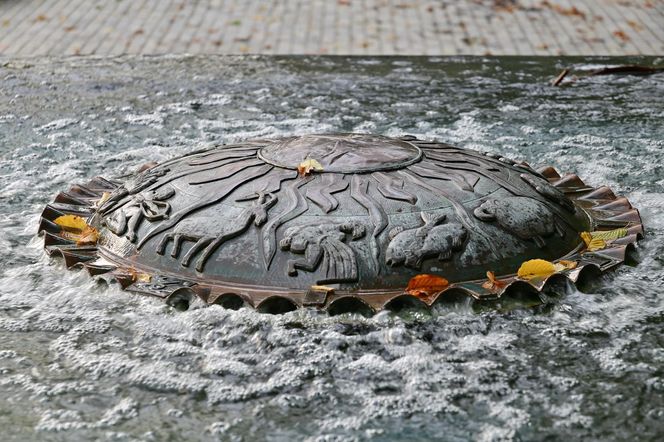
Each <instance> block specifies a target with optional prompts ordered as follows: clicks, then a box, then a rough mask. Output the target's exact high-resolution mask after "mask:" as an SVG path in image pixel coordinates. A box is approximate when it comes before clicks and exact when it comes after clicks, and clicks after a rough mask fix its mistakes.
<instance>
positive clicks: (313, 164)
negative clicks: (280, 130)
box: [297, 158, 323, 176]
mask: <svg viewBox="0 0 664 442" xmlns="http://www.w3.org/2000/svg"><path fill="white" fill-rule="evenodd" d="M297 171H298V173H299V174H300V175H301V176H306V175H309V174H310V173H311V172H312V171H314V172H322V171H323V166H322V165H321V164H320V163H319V162H318V161H316V160H314V159H313V158H307V159H306V160H304V161H302V162H301V163H300V164H299V165H298V166H297Z"/></svg>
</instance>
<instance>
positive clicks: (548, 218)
mask: <svg viewBox="0 0 664 442" xmlns="http://www.w3.org/2000/svg"><path fill="white" fill-rule="evenodd" d="M474 214H475V216H476V217H477V218H478V219H480V220H482V221H495V222H496V223H497V224H498V225H499V226H500V227H501V228H502V229H503V230H507V231H508V232H510V233H512V234H514V235H515V236H517V237H518V238H520V239H524V240H529V239H532V240H533V241H535V243H536V244H537V245H538V246H539V247H544V245H545V241H544V239H543V238H544V237H546V236H549V235H551V234H553V233H554V232H557V233H558V234H559V235H560V236H563V229H562V227H561V226H560V225H558V223H557V222H556V219H555V217H554V215H553V213H551V211H550V210H549V209H548V208H547V207H546V206H545V205H544V204H542V203H540V202H539V201H537V200H534V199H532V198H528V197H520V196H514V197H509V198H501V199H493V198H492V199H488V200H487V201H485V202H483V203H482V205H480V206H479V207H478V208H477V209H475V212H474Z"/></svg>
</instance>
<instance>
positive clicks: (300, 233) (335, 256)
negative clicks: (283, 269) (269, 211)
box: [279, 221, 366, 284]
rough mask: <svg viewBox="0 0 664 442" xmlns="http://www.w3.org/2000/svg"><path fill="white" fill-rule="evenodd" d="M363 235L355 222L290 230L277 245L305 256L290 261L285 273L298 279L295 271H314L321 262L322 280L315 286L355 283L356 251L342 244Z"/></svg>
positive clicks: (360, 227)
mask: <svg viewBox="0 0 664 442" xmlns="http://www.w3.org/2000/svg"><path fill="white" fill-rule="evenodd" d="M365 233H366V229H365V227H364V225H362V224H360V223H359V222H356V221H350V222H346V223H325V224H319V225H317V226H293V227H289V228H288V229H286V232H285V233H284V237H283V238H282V239H281V241H280V242H279V246H280V247H281V249H282V250H290V251H291V253H297V254H304V258H301V259H291V260H289V261H288V268H287V271H288V274H289V275H290V276H297V274H298V269H301V270H304V271H307V272H313V271H315V270H316V269H317V268H318V267H319V266H320V265H321V263H322V268H324V269H325V277H324V278H322V279H319V280H318V281H317V283H318V284H327V283H337V282H353V281H357V279H358V272H357V259H356V257H355V252H354V251H353V249H352V248H351V247H350V246H349V245H348V244H346V243H345V242H344V241H345V240H346V238H347V237H350V240H351V241H354V240H357V239H360V238H362V237H363V236H364V234H365Z"/></svg>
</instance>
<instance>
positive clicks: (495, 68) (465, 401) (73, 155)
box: [0, 57, 664, 441]
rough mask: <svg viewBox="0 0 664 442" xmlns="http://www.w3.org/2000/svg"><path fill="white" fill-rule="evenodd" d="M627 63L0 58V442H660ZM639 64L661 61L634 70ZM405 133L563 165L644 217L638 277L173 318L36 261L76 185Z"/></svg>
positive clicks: (648, 190)
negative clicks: (189, 162)
mask: <svg viewBox="0 0 664 442" xmlns="http://www.w3.org/2000/svg"><path fill="white" fill-rule="evenodd" d="M624 61H625V60H609V61H607V60H600V59H590V60H588V59H586V60H580V59H571V60H570V59H568V60H565V61H564V62H562V61H560V60H555V59H538V60H537V62H535V61H534V60H529V59H507V60H500V59H491V60H488V59H487V60H484V59H409V58H396V59H370V58H366V59H344V58H339V59H329V58H290V59H287V58H282V59H265V58H235V57H228V58H223V57H201V58H198V57H193V58H187V57H184V58H182V57H156V58H118V59H87V60H86V59H64V60H24V61H8V60H5V61H3V63H2V66H3V67H2V68H0V78H2V82H3V83H2V84H3V88H2V89H1V90H0V94H1V98H0V149H1V151H0V152H1V154H2V162H0V170H1V173H0V188H1V189H2V191H1V193H0V198H2V204H0V229H2V232H1V233H2V235H0V244H2V248H1V250H0V260H1V262H2V270H0V272H1V273H0V302H1V305H2V308H1V309H0V343H1V345H0V373H1V374H2V376H1V377H0V394H1V395H2V397H3V399H4V400H3V401H2V403H1V404H0V424H2V425H3V427H5V428H8V429H10V431H9V432H8V434H6V436H8V437H6V439H8V440H30V439H39V440H62V441H64V440H67V441H69V440H89V439H102V440H164V439H171V440H180V439H183V438H188V439H190V440H217V439H219V440H255V439H269V440H292V439H308V440H402V439H403V438H404V437H412V438H414V439H422V438H440V437H441V435H444V437H445V438H446V439H448V440H467V439H476V440H517V439H521V440H543V439H549V440H551V439H554V440H556V439H561V440H562V439H569V438H570V437H574V438H591V439H606V440H625V439H631V438H633V437H634V436H635V435H638V436H639V437H640V438H642V439H643V440H656V439H657V435H658V434H661V428H662V425H661V421H662V418H663V417H664V400H663V399H662V397H663V395H662V392H663V390H664V376H663V375H662V371H661V367H662V364H663V363H664V353H663V352H662V345H663V344H664V332H663V331H662V322H663V319H664V300H663V299H662V295H661V286H662V284H663V283H664V279H663V278H662V274H663V272H662V260H661V255H662V252H663V251H664V242H663V241H662V240H661V235H662V233H663V232H662V230H664V225H663V224H662V221H661V219H662V211H663V209H662V207H664V192H663V189H662V186H663V185H664V182H663V181H662V176H663V173H662V170H661V165H660V164H661V163H662V160H663V159H664V158H663V156H664V153H663V152H664V151H663V148H664V141H663V139H664V129H663V128H662V125H661V121H662V118H664V104H663V103H664V100H661V99H654V98H656V97H662V96H664V80H663V79H662V77H661V76H660V77H657V76H652V77H648V78H638V77H601V78H600V77H598V78H593V79H587V80H584V81H583V82H578V83H576V84H574V85H572V86H569V87H565V88H552V87H550V86H549V85H548V80H549V79H550V78H551V77H552V76H554V75H555V74H556V73H557V72H558V71H559V70H560V68H562V67H564V66H567V65H569V64H574V65H575V67H577V68H587V69H592V68H595V67H597V66H598V65H600V64H614V63H615V64H617V63H622V62H624ZM631 61H637V62H640V63H650V62H651V61H652V60H650V59H636V60H631ZM363 131H364V132H372V133H380V134H385V135H388V136H396V137H398V136H402V135H404V134H413V135H416V136H418V137H419V138H422V139H438V140H441V141H444V142H449V143H450V144H455V145H459V146H461V147H470V148H474V149H478V150H484V151H489V152H495V153H501V154H503V155H506V156H507V157H509V158H513V159H515V160H521V159H524V160H526V161H528V162H529V163H530V164H532V165H533V166H539V165H553V166H555V167H556V168H558V169H559V170H564V171H569V172H573V173H577V174H578V175H580V176H582V177H583V178H584V180H586V181H587V182H588V183H589V184H591V185H593V186H598V185H601V184H607V185H609V186H611V187H612V188H613V189H614V190H615V191H616V192H617V193H622V194H624V195H626V196H627V197H628V198H629V199H630V201H631V202H632V203H633V204H634V205H635V206H636V207H639V208H640V209H641V215H642V217H643V221H644V224H645V226H646V233H647V234H646V239H645V241H642V242H641V243H640V249H639V254H638V260H639V261H640V263H639V265H638V267H635V268H634V267H628V266H623V267H621V268H620V269H618V270H617V271H616V272H614V273H612V274H609V275H606V276H605V277H603V278H602V279H601V280H600V281H598V282H597V283H596V284H595V285H593V286H592V287H589V288H588V290H587V292H588V293H581V292H578V291H576V290H573V289H571V288H568V290H566V291H564V290H561V291H564V292H565V293H564V294H563V295H562V296H560V295H559V296H553V294H550V295H551V297H550V298H548V299H547V301H548V302H547V303H545V305H543V306H539V307H536V308H520V309H515V310H510V309H509V308H508V307H509V305H506V303H504V304H502V305H500V306H497V307H498V308H492V309H487V310H483V309H479V310H478V309H477V308H473V307H472V306H468V305H457V306H439V307H437V308H436V309H434V310H433V311H431V312H420V311H402V312H401V313H398V314H395V313H390V312H381V313H379V314H377V315H376V316H374V317H371V318H363V317H360V316H354V315H343V316H337V317H330V316H328V315H327V314H321V313H317V312H316V311H314V310H307V309H305V310H299V311H296V312H292V313H287V314H284V315H280V316H272V315H264V314H259V313H256V312H254V311H252V310H250V309H241V310H239V311H229V310H225V309H223V308H221V307H219V306H211V307H203V306H201V305H199V304H194V305H192V307H191V308H190V309H189V310H188V311H185V312H178V311H176V310H175V309H173V308H171V307H168V306H166V305H164V304H162V303H161V302H159V301H155V300H152V299H149V298H143V297H137V296H132V295H130V294H127V293H124V292H121V291H120V290H119V288H118V287H116V286H110V287H108V286H104V285H97V284H96V283H94V282H93V281H91V280H90V278H89V277H88V275H87V274H85V273H82V272H66V271H65V268H64V265H63V263H62V262H61V261H53V260H50V259H48V258H47V257H46V256H45V255H44V254H43V251H42V241H41V240H40V239H38V238H37V236H36V234H35V233H36V232H35V231H36V225H37V222H38V218H39V214H40V213H41V210H42V208H43V207H44V205H45V204H46V203H47V202H48V201H50V199H51V198H52V196H53V195H54V194H56V193H57V192H58V191H60V190H62V189H63V188H65V187H66V186H68V185H69V183H72V182H77V181H80V182H83V181H84V180H86V179H87V178H89V177H91V176H95V175H105V176H118V175H122V174H126V173H130V172H132V171H133V170H134V169H135V167H136V166H137V165H139V164H142V163H145V162H148V161H153V160H156V161H159V162H163V161H166V160H168V159H170V158H173V157H176V156H179V155H181V154H184V153H187V152H193V151H195V150H199V149H202V148H209V147H212V146H213V145H215V144H217V143H220V142H228V143H231V142H236V141H240V140H244V139H248V138H257V137H276V136H287V135H296V134H302V133H313V132H318V133H320V132H363Z"/></svg>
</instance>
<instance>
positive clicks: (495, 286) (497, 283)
mask: <svg viewBox="0 0 664 442" xmlns="http://www.w3.org/2000/svg"><path fill="white" fill-rule="evenodd" d="M486 279H487V280H486V281H485V282H484V284H482V287H484V288H485V289H487V290H491V291H493V290H499V289H501V288H503V287H505V286H506V285H507V283H506V282H505V281H501V280H500V279H497V278H496V275H495V274H494V273H493V272H492V271H488V272H486Z"/></svg>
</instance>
